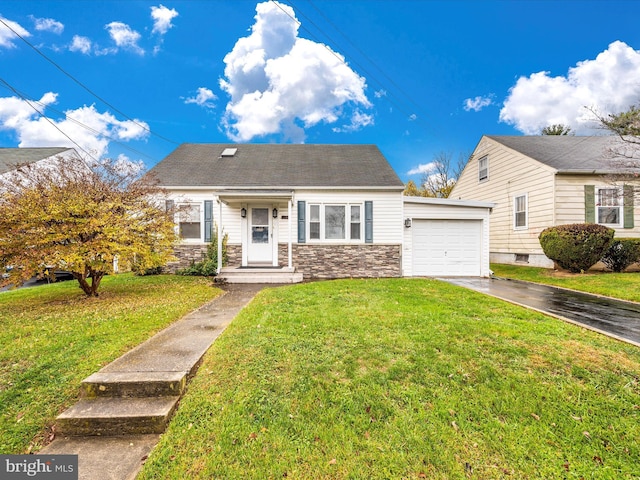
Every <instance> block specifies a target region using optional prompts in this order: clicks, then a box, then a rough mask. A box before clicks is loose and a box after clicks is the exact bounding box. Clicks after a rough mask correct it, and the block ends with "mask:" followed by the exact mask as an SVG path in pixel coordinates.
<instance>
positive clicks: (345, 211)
mask: <svg viewBox="0 0 640 480" xmlns="http://www.w3.org/2000/svg"><path fill="white" fill-rule="evenodd" d="M361 239H362V205H334V204H330V205H323V204H311V205H309V240H361Z"/></svg>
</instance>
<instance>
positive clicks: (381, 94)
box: [373, 90, 387, 98]
mask: <svg viewBox="0 0 640 480" xmlns="http://www.w3.org/2000/svg"><path fill="white" fill-rule="evenodd" d="M373 96H374V97H376V98H382V97H386V96H387V91H386V90H377V91H375V92H373Z"/></svg>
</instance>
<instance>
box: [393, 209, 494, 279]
mask: <svg viewBox="0 0 640 480" xmlns="http://www.w3.org/2000/svg"><path fill="white" fill-rule="evenodd" d="M493 205H494V204H493V203H488V202H474V201H462V200H449V199H442V198H421V197H405V199H404V217H405V221H404V225H405V229H404V238H403V240H404V245H403V257H402V266H403V274H404V276H440V277H442V276H457V277H459V276H465V277H488V276H489V275H490V270H489V214H490V212H491V209H492V208H493Z"/></svg>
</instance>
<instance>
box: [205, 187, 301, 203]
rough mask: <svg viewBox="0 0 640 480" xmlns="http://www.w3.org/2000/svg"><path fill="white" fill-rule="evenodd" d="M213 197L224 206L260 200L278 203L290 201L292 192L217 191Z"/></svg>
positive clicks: (265, 190)
mask: <svg viewBox="0 0 640 480" xmlns="http://www.w3.org/2000/svg"><path fill="white" fill-rule="evenodd" d="M215 195H216V196H217V197H218V198H219V199H220V201H221V202H222V203H224V204H226V205H230V204H232V203H243V202H247V201H254V200H262V201H274V202H279V201H283V200H291V199H292V198H293V190H271V189H263V190H233V189H225V190H217V191H215Z"/></svg>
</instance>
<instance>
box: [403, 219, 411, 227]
mask: <svg viewBox="0 0 640 480" xmlns="http://www.w3.org/2000/svg"><path fill="white" fill-rule="evenodd" d="M404 226H405V227H407V228H410V227H411V219H410V218H405V219H404Z"/></svg>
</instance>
